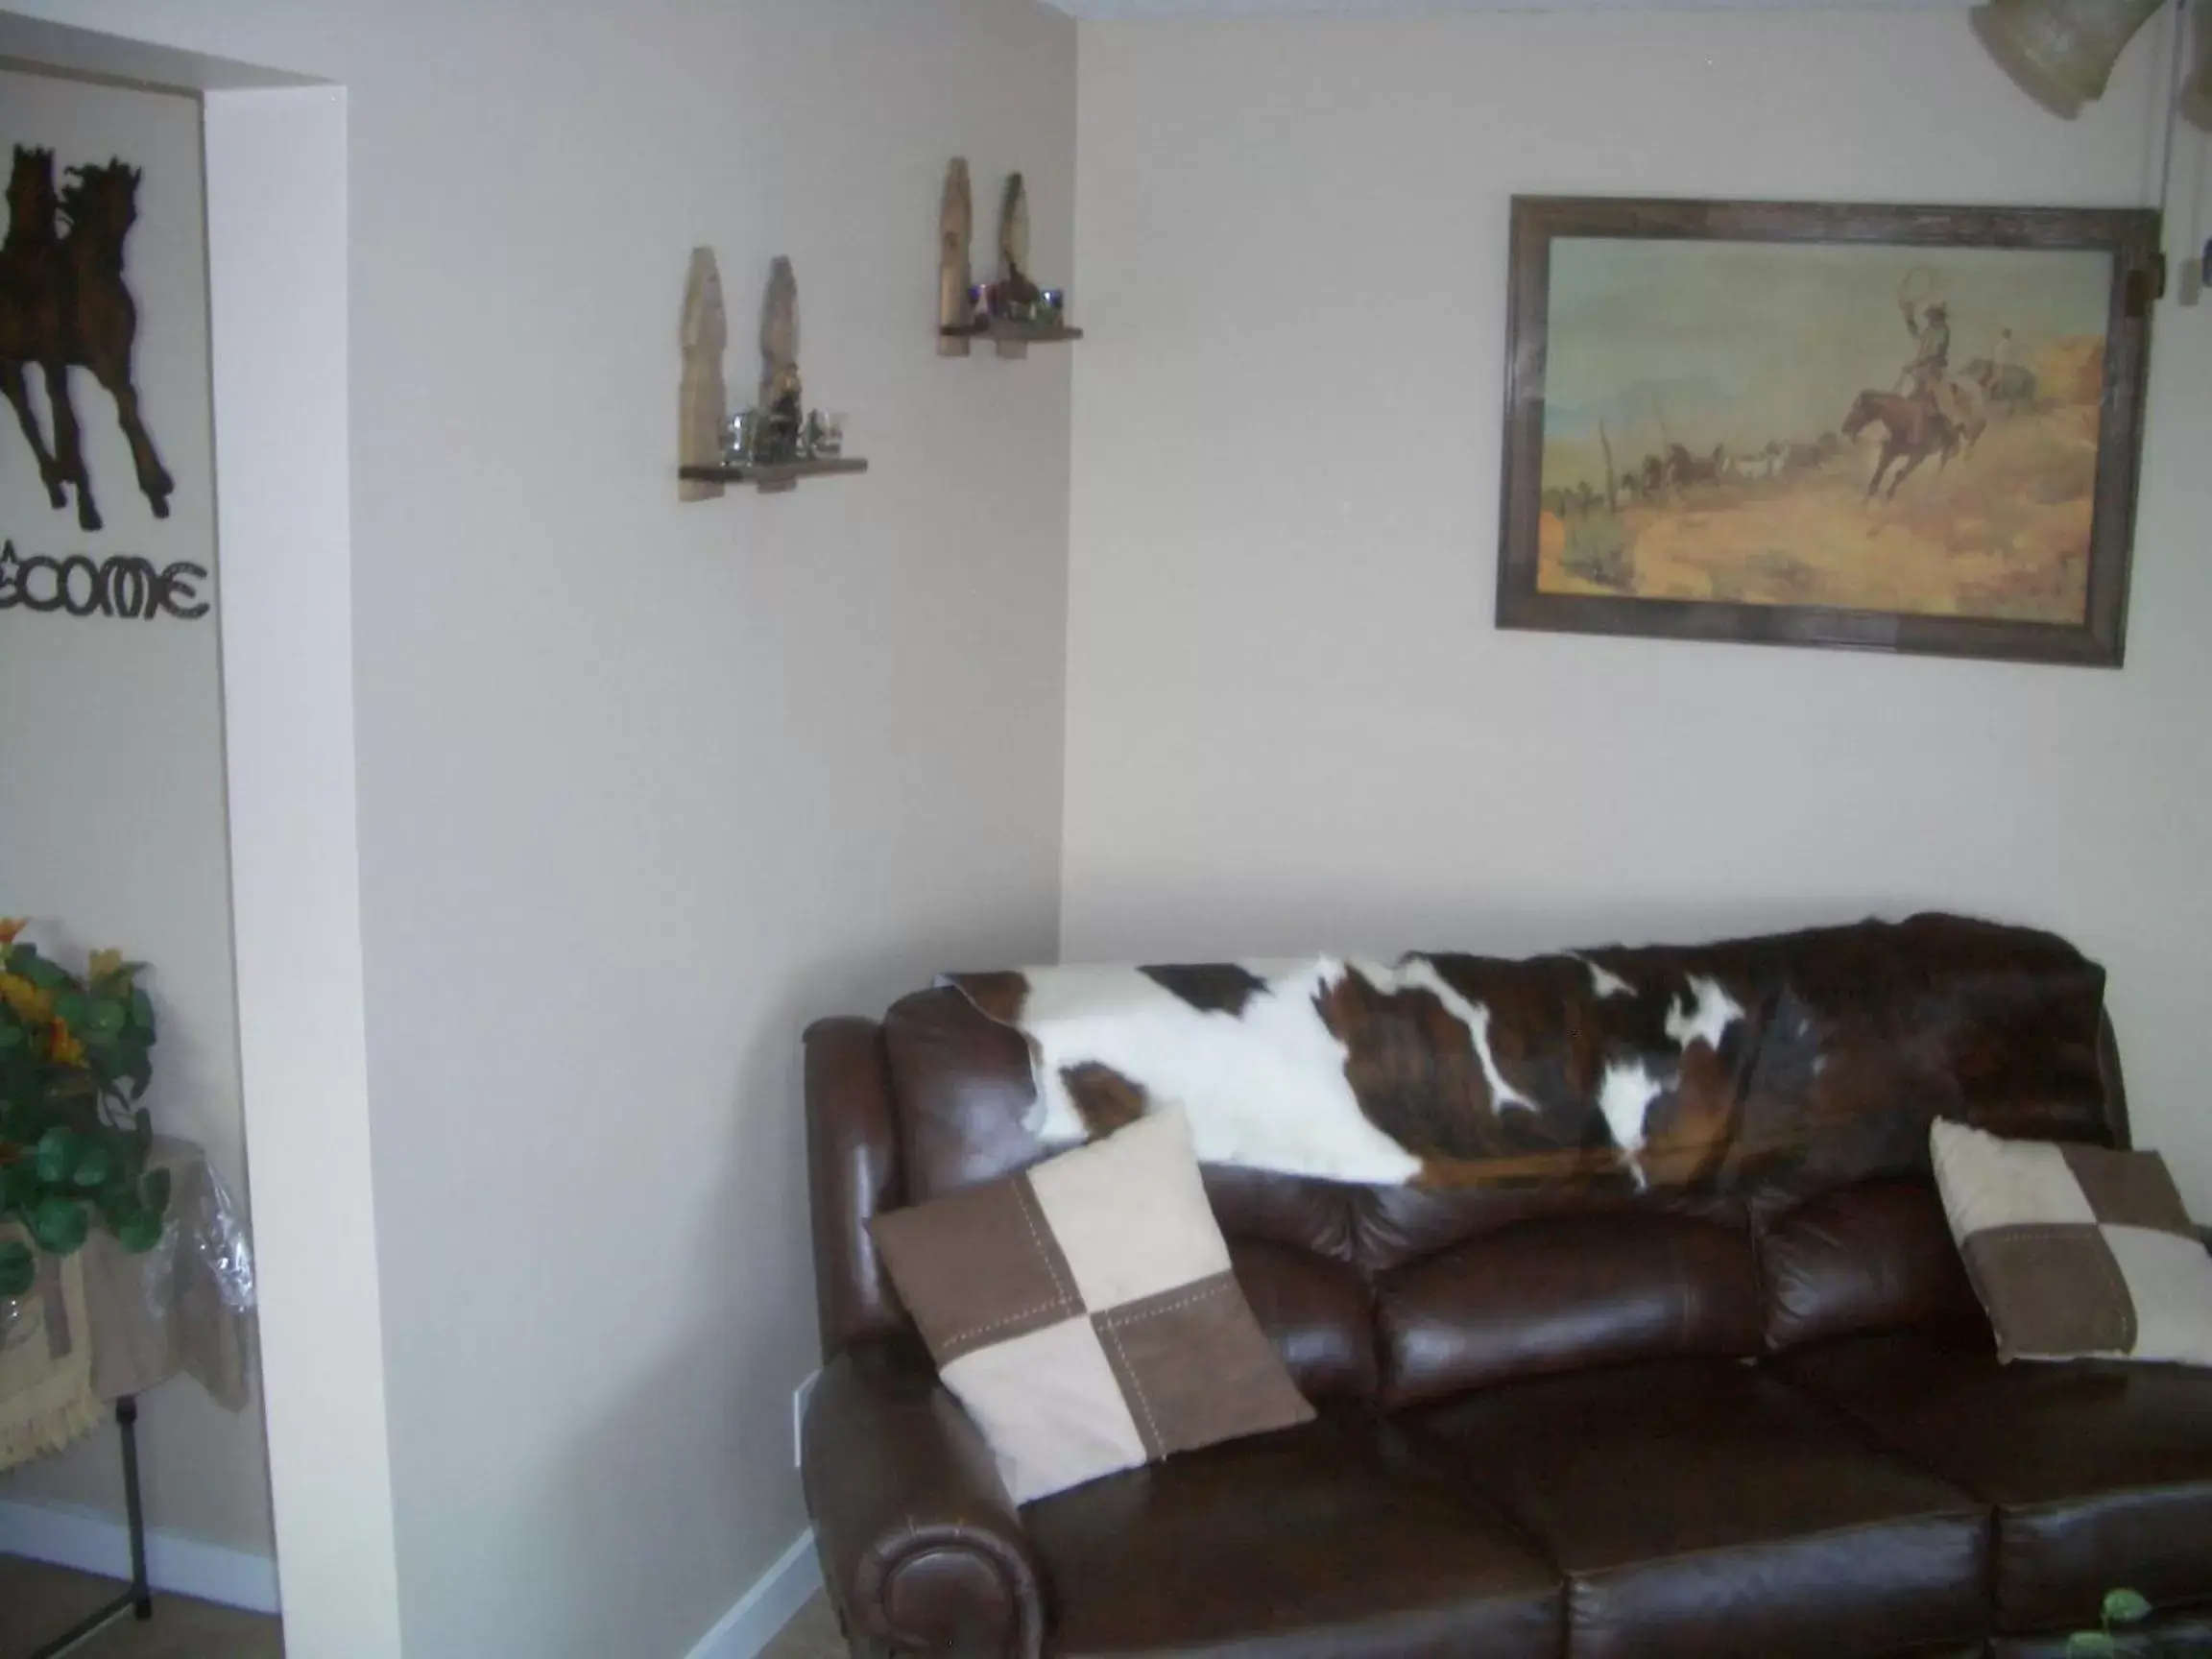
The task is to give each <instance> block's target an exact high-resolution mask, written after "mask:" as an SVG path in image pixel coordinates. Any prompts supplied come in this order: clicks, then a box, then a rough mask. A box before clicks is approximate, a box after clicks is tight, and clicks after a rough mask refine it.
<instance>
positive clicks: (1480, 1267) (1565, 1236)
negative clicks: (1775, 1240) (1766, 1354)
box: [1376, 1210, 1760, 1407]
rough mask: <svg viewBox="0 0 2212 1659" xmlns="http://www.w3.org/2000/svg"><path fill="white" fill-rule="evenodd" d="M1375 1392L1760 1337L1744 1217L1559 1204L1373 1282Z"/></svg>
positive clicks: (1740, 1345)
mask: <svg viewBox="0 0 2212 1659" xmlns="http://www.w3.org/2000/svg"><path fill="white" fill-rule="evenodd" d="M1376 1309H1377V1314H1378V1319H1379V1323H1380V1327H1381V1334H1382V1349H1383V1353H1382V1359H1383V1402H1384V1404H1385V1405H1388V1406H1390V1407H1400V1406H1410V1405H1414V1404H1416V1403H1418V1402H1420V1401H1424V1400H1433V1399H1437V1398H1440V1397H1442V1396H1444V1395H1448V1394H1456V1393H1458V1392H1460V1391H1461V1390H1463V1389H1468V1388H1476V1387H1481V1386H1483V1385H1485V1384H1489V1383H1503V1382H1507V1381H1510V1380H1511V1379H1514V1378H1518V1377H1533V1376H1541V1375H1543V1374H1546V1373H1549V1372H1557V1371H1571V1370H1575V1369H1579V1368H1581V1367H1585V1366H1592V1365H1610V1364H1621V1363H1624V1362H1627V1361H1630V1360H1638V1359H1660V1358H1681V1357H1685V1356H1690V1355H1707V1356H1716V1357H1720V1358H1748V1357H1750V1356H1751V1355H1754V1354H1756V1353H1757V1352H1758V1351H1759V1342H1760V1306H1759V1282H1758V1270H1757V1266H1756V1263H1755V1262H1754V1260H1753V1257H1752V1252H1751V1239H1750V1234H1749V1232H1748V1229H1747V1228H1746V1227H1745V1225H1744V1223H1743V1219H1742V1217H1741V1216H1740V1215H1739V1216H1737V1217H1736V1218H1735V1219H1734V1220H1733V1221H1732V1222H1731V1221H1727V1220H1716V1219H1711V1218H1706V1217H1700V1216H1695V1215H1685V1214H1670V1213H1668V1212H1665V1211H1658V1210H1643V1211H1633V1210H1623V1211H1618V1212H1614V1213H1611V1214H1605V1213H1595V1214H1557V1215H1552V1216H1548V1217H1545V1218H1542V1219H1536V1220H1529V1221H1523V1222H1519V1223H1517V1224H1514V1225H1512V1226H1507V1227H1503V1228H1501V1229H1499V1230H1498V1231H1496V1232H1493V1233H1486V1234H1483V1235H1481V1236H1479V1237H1477V1238H1469V1239H1466V1240H1463V1241H1461V1242H1459V1243H1457V1244H1455V1245H1453V1246H1451V1247H1450V1248H1448V1249H1444V1250H1440V1251H1438V1252H1437V1253H1436V1254H1434V1255H1432V1256H1430V1257H1428V1258H1426V1259H1424V1260H1422V1261H1418V1262H1412V1263H1410V1264H1408V1265H1407V1266H1404V1267H1399V1268H1396V1269H1393V1270H1392V1271H1390V1272H1388V1273H1386V1274H1384V1275H1383V1277H1382V1278H1381V1279H1379V1280H1378V1281H1377V1283H1376Z"/></svg>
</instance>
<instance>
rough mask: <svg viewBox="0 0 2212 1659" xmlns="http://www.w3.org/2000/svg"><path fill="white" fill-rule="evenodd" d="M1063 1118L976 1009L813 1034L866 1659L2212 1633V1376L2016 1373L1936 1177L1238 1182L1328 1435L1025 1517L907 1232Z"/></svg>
mask: <svg viewBox="0 0 2212 1659" xmlns="http://www.w3.org/2000/svg"><path fill="white" fill-rule="evenodd" d="M2099 1046H2100V1047H2101V1050H2102V1051H2101V1053H2100V1054H2099V1055H2098V1056H2097V1065H2096V1070H2099V1071H2101V1075H2102V1094H2103V1101H2102V1111H2103V1118H2104V1121H2103V1124H2102V1127H2101V1131H2099V1133H2100V1134H2101V1137H2102V1138H2106V1139H2109V1140H2110V1141H2111V1142H2114V1143H2117V1144H2126V1142H2127V1134H2128V1126H2127V1112H2126V1105H2125V1101H2124V1097H2123V1094H2122V1091H2121V1087H2120V1079H2119V1070H2118V1062H2117V1057H2116V1054H2115V1052H2114V1049H2113V1046H2112V1041H2111V1033H2110V1028H2109V1026H2108V1025H2106V1026H2104V1027H2103V1029H2102V1041H2101V1044H2100V1045H2099ZM1031 1099H1032V1090H1031V1084H1030V1080H1029V1073H1028V1065H1027V1057H1026V1051H1025V1049H1024V1047H1023V1045H1022V1040H1021V1038H1020V1037H1019V1036H1018V1035H1017V1034H1016V1033H1015V1032H1013V1031H1012V1030H1010V1029H1008V1028H1006V1027H1005V1026H1002V1025H998V1024H996V1023H994V1022H992V1021H990V1020H988V1019H986V1018H984V1017H983V1016H982V1015H980V1014H978V1013H977V1012H976V1010H975V1009H974V1007H973V1006H971V1005H970V1004H969V1003H968V1002H967V1001H966V1000H964V999H963V998H961V997H960V996H959V995H958V994H957V993H956V992H954V991H951V990H948V989H939V990H933V991H927V992H924V993H921V994H920V995H917V996H913V997H909V998H905V999H904V1000H902V1001H901V1002H900V1003H898V1004H897V1005H896V1006H894V1007H893V1008H892V1009H891V1011H890V1013H889V1015H888V1016H887V1017H886V1018H885V1019H884V1020H883V1021H882V1022H874V1021H867V1020H833V1021H829V1022H824V1023H821V1024H818V1025H816V1026H814V1027H813V1028H812V1029H811V1030H810V1031H808V1033H807V1035H806V1110H807V1118H808V1133H809V1137H810V1149H811V1166H812V1177H811V1178H812V1196H813V1221H814V1250H815V1266H816V1271H817V1275H818V1283H819V1295H820V1310H821V1327H822V1347H823V1353H824V1356H825V1361H826V1369H825V1371H824V1373H823V1376H822V1379H821V1382H820V1384H819V1386H818V1387H817V1389H816V1391H815V1393H814V1396H813V1400H812V1404H811V1407H810V1409H809V1411H808V1413H807V1418H806V1424H805V1490H806V1499H807V1503H808V1506H809V1508H810V1510H811V1512H812V1515H813V1519H814V1526H815V1536H816V1542H817V1547H818V1550H819V1552H820V1555H821V1560H822V1566H823V1571H824V1575H825V1577H826V1580H827V1583H828V1586H829V1594H830V1597H831V1599H832V1600H833V1602H834V1604H835V1606H836V1609H837V1611H838V1613H839V1615H840V1617H841V1619H842V1621H843V1623H844V1627H845V1629H846V1631H847V1633H848V1638H849V1640H850V1642H851V1645H852V1649H853V1651H854V1653H855V1654H859V1655H868V1656H871V1659H880V1656H885V1655H892V1654H960V1655H971V1654H972V1655H993V1656H1005V1659H1018V1656H1027V1655H1037V1654H1043V1653H1050V1654H1064V1655H1076V1654H1097V1655H1106V1654H1116V1655H1134V1654H1153V1655H1158V1654H1170V1653H1172V1654H1203V1655H1209V1656H1214V1659H1229V1656H1231V1655H1235V1656H1237V1659H1259V1656H1262V1655H1265V1656H1268V1659H1356V1656H1358V1659H1364V1656H1381V1655H1393V1656H1410V1655H1433V1656H1438V1659H1442V1656H1447V1655H1449V1656H1453V1659H1460V1656H1465V1659H1539V1656H1542V1659H1555V1656H1561V1655H1571V1656H1573V1659H1616V1656H1624V1655H1631V1654H1633V1655H1668V1656H1680V1659H1726V1656H1741V1659H1821V1656H1826V1655H1837V1656H1842V1655H1852V1656H1857V1655H1875V1654H1900V1655H1901V1654H1912V1655H1935V1654H1943V1655H1954V1654H1956V1655H1965V1654H1998V1655H2005V1656H2008V1659H2030V1656H2037V1659H2040V1656H2043V1655H2051V1656H2054V1659H2056V1656H2057V1655H2060V1654H2063V1653H2064V1651H2065V1647H2066V1634H2067V1633H2068V1632H2069V1631H2072V1630H2078V1629H2082V1628H2087V1627H2090V1626H2092V1625H2093V1624H2094V1623H2095V1620H2096V1616H2097V1611H2098V1606H2099V1602H2100V1600H2101V1599H2102V1597H2103V1595H2104V1592H2105V1591H2106V1590H2108V1589H2111V1588H2115V1587H2118V1586H2121V1585H2127V1586H2131V1587H2133V1588H2135V1589H2137V1590H2140V1591H2141V1592H2143V1593H2144V1594H2145V1595H2147V1596H2149V1597H2150V1598H2151V1599H2152V1600H2153V1602H2155V1603H2156V1604H2157V1606H2158V1607H2159V1609H2160V1614H2159V1622H2160V1624H2161V1626H2162V1627H2164V1628H2168V1629H2173V1630H2192V1631H2200V1632H2202V1633H2205V1634H2212V1374H2202V1373H2190V1372H2183V1371H2178V1370H2167V1369H2159V1368H2149V1367H2134V1368H2129V1367H2124V1366H2106V1365H2099V1364H2082V1365H2072V1366H2029V1365H2021V1366H2011V1367H2002V1368H2001V1367H2000V1366H1999V1365H1998V1364H1997V1363H1996V1361H1995V1358H1994V1357H1993V1355H1992V1352H1991V1346H1990V1338H1989V1334H1988V1327H1987V1324H1986V1322H1985V1320H1984V1318H1983V1316H1982V1314H1981V1311H1980V1310H1979V1308H1978V1307H1977V1306H1976V1304H1975V1301H1974V1298H1973V1295H1972V1293H1971V1290H1970V1289H1969V1287H1968V1286H1967V1285H1966V1283H1965V1280H1964V1277H1963V1275H1962V1272H1961V1270H1960V1264H1959V1259H1958V1254H1957V1251H1956V1250H1955V1248H1954V1246H1953V1243H1952V1240H1951V1238H1950V1236H1949V1234H1948V1232H1947V1230H1946V1227H1945V1223H1944V1218H1943V1214H1942V1211H1941V1208H1940V1205H1939V1202H1938V1200H1937V1198H1936V1192H1935V1190H1934V1189H1933V1187H1932V1186H1931V1185H1930V1183H1929V1181H1928V1179H1927V1177H1926V1176H1925V1174H1924V1173H1920V1172H1917V1171H1911V1170H1908V1171H1904V1172H1899V1173H1887V1174H1884V1175H1881V1176H1879V1177H1877V1178H1873V1179H1866V1180H1859V1181H1855V1182H1852V1183H1850V1184H1847V1185H1844V1186H1841V1187H1839V1188H1834V1189H1830V1190H1815V1191H1807V1190H1804V1188H1803V1186H1802V1184H1798V1185H1794V1186H1793V1185H1791V1184H1789V1183H1778V1184H1776V1185H1775V1186H1774V1187H1773V1188H1772V1189H1771V1190H1766V1189H1762V1188H1760V1187H1758V1186H1756V1185H1753V1186H1752V1187H1750V1188H1748V1189H1746V1190H1739V1191H1735V1192H1733V1193H1731V1194H1730V1195H1728V1196H1726V1197H1718V1196H1714V1195H1712V1194H1709V1193H1708V1194H1705V1195H1697V1194H1694V1193H1676V1194H1673V1195H1671V1196H1658V1195H1651V1194H1644V1195H1639V1194H1634V1193H1622V1192H1607V1193H1599V1194H1590V1193H1571V1194H1570V1193H1551V1192H1545V1191H1529V1190H1518V1191H1498V1190H1491V1191H1483V1192H1459V1193H1434V1192H1427V1191H1422V1190H1414V1189H1404V1188H1390V1189H1369V1188H1352V1187H1342V1186H1335V1185H1331V1184H1327V1183H1321V1182H1314V1181H1306V1180H1295V1179H1289V1178H1285V1177H1273V1176H1264V1175H1258V1174H1254V1173H1251V1172H1248V1171H1240V1170H1229V1169H1210V1170H1209V1171H1208V1172H1207V1180H1208V1187H1209V1190H1210V1192H1211V1195H1212V1197H1213V1200H1214V1209H1215V1212H1216V1214H1217V1215H1218V1216H1219V1219H1220V1222H1221V1225H1222V1229H1223V1231H1224V1233H1225V1234H1226V1235H1227V1237H1228V1238H1229V1240H1230V1242H1231V1248H1232V1253H1233V1256H1234V1259H1235V1263H1236V1268H1237V1272H1238V1278H1239V1280H1240V1282H1241V1283H1242V1285H1243V1287H1244V1289H1245V1291H1246V1293H1247V1295H1248V1297H1249V1298H1250V1300H1251V1303H1252V1305H1253V1308H1254V1310H1256V1311H1257V1313H1258V1315H1259V1317H1260V1320H1261V1322H1262V1325H1263V1326H1264V1327H1265V1328H1266V1329H1267V1331H1268V1332H1269V1334H1271V1335H1272V1337H1273V1338H1274V1340H1275V1341H1276V1343H1277V1345H1278V1346H1279V1348H1280V1350H1281V1352H1282V1354H1283V1356H1284V1358H1285V1360H1286V1363H1287V1364H1288V1366H1289V1369H1290V1371H1291V1373H1292V1375H1293V1376H1294V1377H1295V1378H1296V1379H1297V1381H1298V1383H1299V1384H1300V1385H1301V1386H1302V1387H1303V1388H1304V1389H1305V1391H1306V1393H1307V1394H1308V1396H1309V1397H1310V1399H1312V1400H1313V1401H1314V1403H1315V1404H1316V1405H1317V1406H1318V1407H1320V1408H1321V1415H1320V1418H1319V1420H1318V1421H1317V1422H1315V1423H1314V1424H1312V1425H1311V1426H1310V1427H1307V1428H1301V1429H1297V1430H1292V1431H1286V1432H1284V1433H1279V1434H1273V1435H1268V1436H1263V1437H1261V1438H1257V1439H1251V1440H1245V1441H1239V1442H1232V1443H1230V1444H1227V1445H1223V1446H1218V1447H1215V1448H1213V1449H1211V1450H1208V1451H1203V1452H1198V1453H1193V1454H1188V1455H1183V1456H1179V1457H1175V1458H1172V1459H1170V1460H1168V1461H1167V1462H1166V1463H1163V1464H1159V1465H1156V1466H1153V1467H1151V1468H1148V1469H1142V1470H1137V1471H1133V1472H1131V1473H1128V1474H1125V1475H1120V1476H1116V1477H1113V1478H1111V1479H1105V1480H1101V1481H1097V1482H1094V1483H1093V1484H1091V1485H1088V1486H1083V1487H1079V1488H1077V1489H1075V1490H1073V1491H1070V1492H1066V1493H1063V1494H1061V1495H1059V1496H1057V1497H1053V1498H1049V1499H1046V1500H1044V1501H1042V1502H1040V1503H1033V1504H1031V1505H1029V1506H1028V1507H1027V1508H1025V1509H1022V1510H1019V1511H1018V1510H1017V1509H1016V1508H1015V1507H1014V1506H1013V1505H1012V1504H1011V1503H1009V1501H1008V1499H1007V1497H1006V1494H1005V1492H1004V1489H1003V1488H1002V1486H1001V1485H1000V1483H999V1480H998V1475H997V1472H996V1470H995V1468H994V1465H993V1462H992V1458H991V1455H990V1453H989V1451H988V1449H987V1448H986V1447H985V1446H984V1444H983V1442H982V1440H981V1438H980V1437H979V1435H978V1434H977V1431H975V1429H974V1426H973V1425H972V1423H971V1422H970V1421H969V1419H968V1418H967V1417H966V1415H965V1414H964V1413H963V1412H962V1410H961V1408H960V1407H959V1406H958V1405H957V1404H956V1403H955V1402H954V1401H953V1399H952V1398H951V1397H950V1395H949V1394H948V1393H947V1392H946V1390H945V1389H944V1388H943V1387H942V1386H941V1385H940V1384H939V1383H938V1382H937V1381H936V1379H935V1377H934V1374H933V1373H932V1371H931V1368H930V1365H929V1362H928V1358H927V1356H926V1354H925V1353H924V1352H923V1351H922V1350H921V1348H920V1347H919V1345H918V1344H917V1342H916V1341H915V1339H914V1336H913V1334H912V1332H911V1330H910V1329H909V1326H908V1323H907V1320H906V1318H905V1316H904V1315H903V1313H902V1310H901V1308H900V1306H899V1303H898V1300H897V1297H896V1295H895V1293H894V1292H893V1290H892V1288H891V1286H890V1285H889V1283H888V1281H887V1280H886V1278H885V1276H884V1274H883V1272H882V1270H881V1267H880V1264H879V1262H878V1259H877V1256H876V1253H875V1251H874V1249H873V1247H872V1245H871V1243H870V1239H869V1236H868V1232H867V1229H866V1222H867V1220H868V1217H869V1216H870V1215H872V1214H877V1213H878V1212H880V1211H882V1210H885V1209H887V1208H891V1207H894V1206H898V1205H902V1204H906V1203H912V1202H917V1201H920V1200H923V1199H926V1198H927V1197H929V1196H931V1195H933V1194H938V1193H942V1192H946V1191H950V1190H956V1189H959V1188H961V1187H965V1186H969V1185H973V1184H974V1183H977V1182H981V1181H986V1180H990V1179H993V1178H995V1177H998V1176H999V1175H1002V1174H1005V1173H1007V1172H1009V1171H1011V1170H1013V1169H1016V1168H1018V1167H1021V1166H1023V1165H1025V1164H1028V1163H1030V1162H1033V1161H1035V1160H1036V1159H1037V1158H1039V1157H1041V1156H1043V1155H1044V1151H1045V1149H1044V1148H1043V1147H1041V1146H1039V1145H1038V1144H1037V1143H1036V1142H1034V1141H1033V1140H1032V1139H1031V1138H1030V1137H1029V1136H1028V1135H1027V1134H1026V1133H1025V1132H1024V1131H1023V1129H1022V1116H1023V1113H1024V1111H1025V1110H1026V1109H1027V1107H1028V1106H1029V1104H1030V1102H1031Z"/></svg>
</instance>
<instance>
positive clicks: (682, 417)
mask: <svg viewBox="0 0 2212 1659" xmlns="http://www.w3.org/2000/svg"><path fill="white" fill-rule="evenodd" d="M729 344H730V321H729V318H728V317H727V316H726V315H725V314H724V312H723V309H722V274H721V273H720V272H719V271H718V270H717V269H716V268H715V265H714V250H713V249H711V248H694V249H692V250H691V272H690V275H689V276H688V277H686V278H685V283H684V385H683V390H682V391H681V392H680V393H679V394H678V396H677V416H676V419H677V455H678V458H679V459H678V465H679V466H683V467H712V466H715V465H717V464H718V463H719V462H720V461H721V459H722V429H723V422H724V420H725V418H726V416H727V414H728V410H729V395H728V393H727V392H726V391H725V390H724V388H723V384H722V350H723V348H724V347H726V346H728V345H729ZM721 493H722V486H721V485H719V484H714V483H709V482H707V481H706V480H704V479H697V478H679V479H678V480H677V483H676V498H677V499H678V500H679V501H707V500H710V499H712V498H713V497H714V496H716V495H719V494H721Z"/></svg>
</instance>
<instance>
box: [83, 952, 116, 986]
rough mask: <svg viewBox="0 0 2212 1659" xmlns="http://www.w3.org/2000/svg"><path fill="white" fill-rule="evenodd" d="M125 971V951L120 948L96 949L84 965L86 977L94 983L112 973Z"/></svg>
mask: <svg viewBox="0 0 2212 1659" xmlns="http://www.w3.org/2000/svg"><path fill="white" fill-rule="evenodd" d="M122 971H123V952H122V951H120V950H95V951H93V952H92V955H91V958H90V960H88V961H87V962H86V963H85V965H84V977H85V978H86V979H88V980H90V981H91V982H92V983H94V984H98V983H99V982H100V981H101V980H103V979H105V978H107V977H108V974H119V973H121V972H122Z"/></svg>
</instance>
